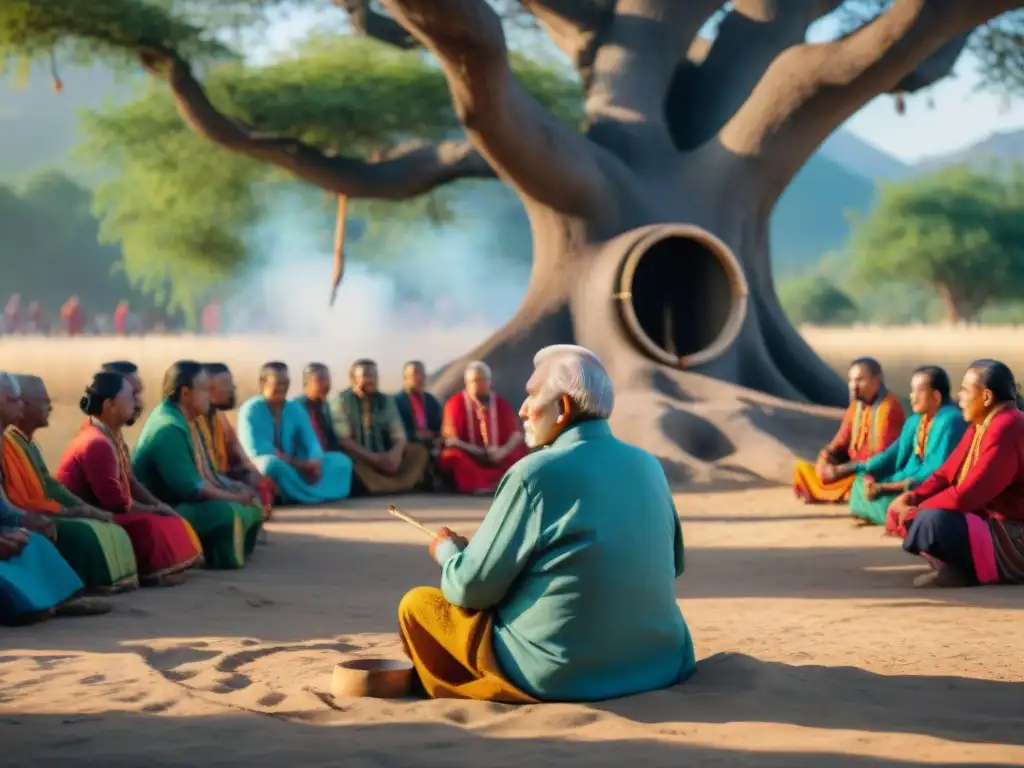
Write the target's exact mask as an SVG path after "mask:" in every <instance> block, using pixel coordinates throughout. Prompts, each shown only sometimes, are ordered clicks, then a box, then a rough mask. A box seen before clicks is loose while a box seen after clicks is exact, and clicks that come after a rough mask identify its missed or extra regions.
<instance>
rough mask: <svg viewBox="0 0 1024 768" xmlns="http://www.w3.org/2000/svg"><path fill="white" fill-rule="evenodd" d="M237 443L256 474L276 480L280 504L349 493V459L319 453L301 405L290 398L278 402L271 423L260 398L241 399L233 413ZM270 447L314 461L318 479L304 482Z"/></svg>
mask: <svg viewBox="0 0 1024 768" xmlns="http://www.w3.org/2000/svg"><path fill="white" fill-rule="evenodd" d="M238 441H239V442H240V443H241V445H242V448H243V449H244V450H245V452H246V454H248V456H249V458H250V459H251V460H252V463H253V464H255V465H256V467H257V468H258V469H259V470H260V472H262V473H263V474H264V475H266V476H267V477H269V478H271V479H272V480H273V481H274V482H275V483H276V484H277V487H278V488H279V489H280V492H281V496H282V498H283V499H284V501H285V502H291V503H297V504H321V503H323V502H325V501H336V500H338V499H344V498H345V497H347V496H348V495H349V491H350V490H351V487H352V460H351V459H349V457H348V456H346V455H345V454H343V453H339V452H337V451H327V452H325V451H324V449H323V448H321V447H320V440H319V439H318V438H317V436H316V432H315V431H314V430H313V424H312V423H311V422H310V420H309V415H308V414H307V413H306V409H305V408H303V407H302V405H301V404H299V403H297V402H295V401H294V400H289V401H288V402H287V403H285V404H284V407H283V408H282V409H281V417H280V423H279V424H277V425H275V424H274V417H273V414H271V412H270V408H269V406H268V405H267V403H266V401H265V400H264V399H263V398H262V397H261V396H257V397H254V398H252V399H251V400H247V401H246V402H245V403H244V404H243V405H242V407H241V408H240V409H239V411H238ZM275 451H280V452H281V453H283V454H285V455H286V456H291V457H292V458H295V459H298V460H300V461H313V460H319V461H320V465H321V473H320V480H319V481H317V482H316V483H309V482H308V481H307V480H306V479H305V478H304V477H303V476H302V475H300V474H299V472H298V471H297V470H296V469H295V468H294V467H292V466H291V465H290V464H288V463H286V462H285V461H283V460H282V459H279V458H278V457H277V456H276V455H275Z"/></svg>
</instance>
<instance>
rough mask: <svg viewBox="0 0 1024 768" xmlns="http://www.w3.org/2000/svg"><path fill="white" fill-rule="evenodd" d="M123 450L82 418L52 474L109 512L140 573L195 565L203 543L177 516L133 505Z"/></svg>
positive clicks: (164, 572)
mask: <svg viewBox="0 0 1024 768" xmlns="http://www.w3.org/2000/svg"><path fill="white" fill-rule="evenodd" d="M126 451H127V449H124V450H123V451H122V450H120V449H119V448H118V446H117V445H115V444H114V441H113V440H112V439H111V438H110V437H109V436H108V435H107V433H106V432H104V431H103V430H101V429H100V428H99V427H97V426H96V425H95V424H93V423H92V422H91V421H87V422H85V424H83V425H82V428H81V429H80V430H79V432H78V434H77V435H75V438H74V439H73V440H72V441H71V444H70V445H69V446H68V448H67V450H66V451H65V452H64V456H63V458H62V459H61V460H60V467H59V468H58V469H57V473H56V475H55V476H56V478H57V481H58V482H60V483H62V484H63V485H64V487H66V488H67V489H68V490H69V491H71V492H72V493H73V494H75V495H76V496H78V498H80V499H82V500H83V501H86V502H88V503H89V504H92V505H94V506H96V507H99V508H100V509H105V510H106V511H107V512H111V513H113V515H114V522H115V523H117V524H118V525H120V526H121V527H122V528H124V529H125V531H126V532H127V533H128V538H129V539H131V542H132V549H133V550H135V559H136V561H137V562H138V564H139V577H140V578H142V579H156V578H159V577H161V576H167V575H170V574H173V573H178V572H180V571H184V570H186V569H188V568H191V567H192V566H194V565H197V564H198V563H199V562H200V561H201V560H202V548H201V546H200V545H199V541H198V539H197V538H196V535H195V532H194V531H193V530H192V528H191V526H189V524H188V523H187V522H185V521H184V520H183V519H182V518H180V517H165V516H164V515H158V514H155V513H152V512H133V511H132V506H133V503H132V492H131V474H130V473H131V467H130V465H129V460H128V457H127V456H125V455H124V454H125V453H126Z"/></svg>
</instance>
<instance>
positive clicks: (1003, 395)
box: [968, 358, 1024, 411]
mask: <svg viewBox="0 0 1024 768" xmlns="http://www.w3.org/2000/svg"><path fill="white" fill-rule="evenodd" d="M968 370H971V371H976V372H977V374H978V383H979V384H981V386H983V387H985V389H987V390H989V391H990V392H991V393H992V396H993V397H994V398H995V401H996V404H997V405H1002V404H1003V403H1013V404H1014V405H1015V406H1016V407H1017V410H1020V411H1024V399H1022V398H1021V396H1020V392H1019V391H1018V389H1017V378H1016V377H1015V376H1014V375H1013V371H1011V370H1010V367H1009V366H1008V365H1007V364H1006V363H1001V362H999V361H998V360H990V359H988V358H984V359H982V360H975V361H974V362H973V363H971V364H970V366H969V367H968Z"/></svg>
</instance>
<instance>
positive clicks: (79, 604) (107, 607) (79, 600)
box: [55, 597, 113, 616]
mask: <svg viewBox="0 0 1024 768" xmlns="http://www.w3.org/2000/svg"><path fill="white" fill-rule="evenodd" d="M112 609H113V606H112V605H111V604H110V603H109V602H107V601H106V600H101V599H100V598H98V597H73V598H71V599H70V600H65V601H64V602H63V603H61V604H60V605H58V606H57V608H56V609H55V612H56V615H57V616H101V615H103V614H104V613H110V611H111V610H112Z"/></svg>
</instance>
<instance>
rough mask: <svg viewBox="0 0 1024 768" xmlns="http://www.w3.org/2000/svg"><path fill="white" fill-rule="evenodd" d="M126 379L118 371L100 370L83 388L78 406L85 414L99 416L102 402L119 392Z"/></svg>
mask: <svg viewBox="0 0 1024 768" xmlns="http://www.w3.org/2000/svg"><path fill="white" fill-rule="evenodd" d="M127 381H128V380H127V379H126V378H125V377H124V376H123V375H122V374H120V373H115V372H114V371H100V372H99V373H97V374H96V375H95V376H93V377H92V382H91V383H90V384H89V386H87V387H86V388H85V394H84V395H82V399H81V400H79V401H78V407H79V408H81V409H82V413H84V414H85V415H86V416H100V415H101V414H102V413H103V404H104V403H105V402H107V401H108V400H113V399H114V398H115V397H117V396H118V395H119V394H121V390H122V389H124V385H125V384H126V383H127Z"/></svg>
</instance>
